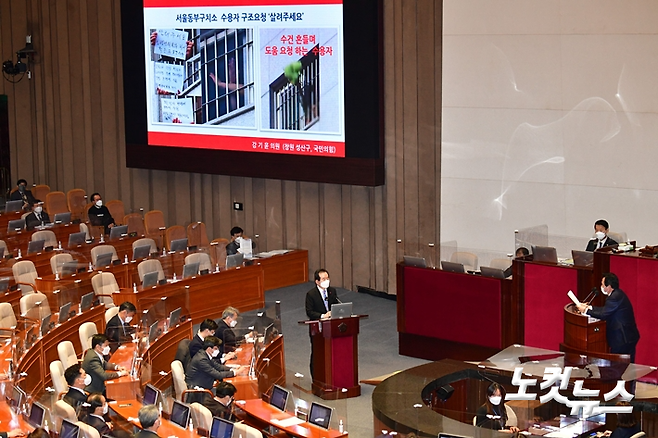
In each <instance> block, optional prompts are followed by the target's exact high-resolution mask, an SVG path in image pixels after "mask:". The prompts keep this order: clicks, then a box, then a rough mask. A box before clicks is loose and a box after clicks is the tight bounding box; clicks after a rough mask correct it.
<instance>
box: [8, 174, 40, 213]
mask: <svg viewBox="0 0 658 438" xmlns="http://www.w3.org/2000/svg"><path fill="white" fill-rule="evenodd" d="M16 186H17V187H18V190H16V191H14V192H12V194H11V195H10V196H9V200H10V201H18V200H21V199H22V200H23V210H25V211H30V208H32V205H34V196H33V195H32V191H31V190H28V189H27V181H25V180H24V179H19V180H18V181H17V182H16Z"/></svg>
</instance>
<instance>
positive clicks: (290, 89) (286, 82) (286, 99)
mask: <svg viewBox="0 0 658 438" xmlns="http://www.w3.org/2000/svg"><path fill="white" fill-rule="evenodd" d="M318 53H319V48H318V46H317V45H316V46H315V47H314V48H313V49H312V50H310V51H309V52H308V53H307V54H306V55H305V56H304V57H302V58H301V59H300V60H299V61H295V62H293V63H291V64H289V65H287V66H286V67H285V68H284V73H283V74H281V76H279V77H278V78H277V79H276V80H274V82H272V84H270V128H271V129H287V130H296V131H303V130H306V129H308V128H309V127H310V126H311V125H313V123H315V122H317V121H318V119H319V118H320V102H319V99H320V57H319V56H318Z"/></svg>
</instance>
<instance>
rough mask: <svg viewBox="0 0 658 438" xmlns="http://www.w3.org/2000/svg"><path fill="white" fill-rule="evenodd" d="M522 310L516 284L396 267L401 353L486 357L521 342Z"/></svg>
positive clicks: (426, 357) (428, 356) (430, 270)
mask: <svg viewBox="0 0 658 438" xmlns="http://www.w3.org/2000/svg"><path fill="white" fill-rule="evenodd" d="M522 306H523V301H522V299H521V297H519V295H518V293H517V290H516V289H515V288H513V287H512V280H509V279H496V278H489V277H482V276H479V275H472V274H458V273H453V272H447V271H442V270H438V269H431V268H416V267H410V266H405V265H404V263H398V264H397V316H398V335H399V352H400V354H404V355H408V356H413V357H420V358H423V359H428V360H437V359H442V358H445V357H452V358H459V359H484V358H486V357H488V356H490V355H492V354H494V353H495V352H497V351H499V350H501V349H503V348H505V347H507V346H508V345H510V344H513V343H520V342H521V341H522V340H523V331H522V329H523V323H524V320H523V307H522ZM560 317H561V315H560ZM559 321H560V325H561V324H562V320H561V319H560V320H559ZM560 341H561V339H560ZM556 349H557V345H556Z"/></svg>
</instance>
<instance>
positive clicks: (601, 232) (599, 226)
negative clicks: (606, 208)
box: [585, 219, 617, 251]
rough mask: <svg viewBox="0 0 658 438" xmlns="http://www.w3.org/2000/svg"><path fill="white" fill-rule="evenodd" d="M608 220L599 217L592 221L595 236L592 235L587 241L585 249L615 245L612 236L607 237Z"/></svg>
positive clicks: (590, 249) (592, 249) (591, 249)
mask: <svg viewBox="0 0 658 438" xmlns="http://www.w3.org/2000/svg"><path fill="white" fill-rule="evenodd" d="M608 228H610V226H609V225H608V221H606V220H605V219H599V220H598V221H596V222H594V234H595V237H592V238H591V239H590V240H589V242H587V248H585V251H594V250H597V249H599V248H603V247H604V246H612V245H617V242H615V241H614V240H613V239H612V238H610V237H608Z"/></svg>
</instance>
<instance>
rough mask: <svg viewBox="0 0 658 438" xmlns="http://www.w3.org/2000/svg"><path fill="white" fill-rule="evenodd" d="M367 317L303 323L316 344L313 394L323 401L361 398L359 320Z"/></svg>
mask: <svg viewBox="0 0 658 438" xmlns="http://www.w3.org/2000/svg"><path fill="white" fill-rule="evenodd" d="M361 318H367V315H353V316H350V317H347V318H337V319H323V320H319V321H304V324H308V326H309V332H310V335H311V343H312V344H313V387H312V390H313V394H315V395H317V396H318V397H321V398H323V399H337V398H349V397H358V396H359V395H361V385H359V344H358V335H359V320H360V319H361Z"/></svg>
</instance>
